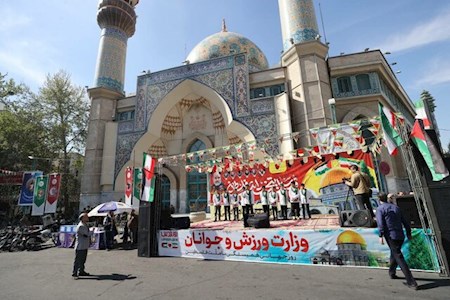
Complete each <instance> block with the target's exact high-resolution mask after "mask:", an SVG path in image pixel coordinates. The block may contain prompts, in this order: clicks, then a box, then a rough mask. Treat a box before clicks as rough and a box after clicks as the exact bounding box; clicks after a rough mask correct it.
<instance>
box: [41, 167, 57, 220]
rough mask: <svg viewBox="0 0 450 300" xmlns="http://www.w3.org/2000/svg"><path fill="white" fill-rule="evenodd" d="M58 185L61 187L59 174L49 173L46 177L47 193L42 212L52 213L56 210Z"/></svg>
mask: <svg viewBox="0 0 450 300" xmlns="http://www.w3.org/2000/svg"><path fill="white" fill-rule="evenodd" d="M60 187H61V174H50V175H49V177H48V193H47V201H46V202H45V212H44V213H46V214H52V213H55V212H56V206H57V205H58V198H59V189H60Z"/></svg>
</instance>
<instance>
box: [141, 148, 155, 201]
mask: <svg viewBox="0 0 450 300" xmlns="http://www.w3.org/2000/svg"><path fill="white" fill-rule="evenodd" d="M155 165H156V159H154V158H152V157H151V155H150V154H147V153H144V165H143V166H142V169H143V172H144V176H143V177H144V178H143V181H144V187H143V189H142V196H141V201H148V202H153V196H154V192H155V178H154V170H155Z"/></svg>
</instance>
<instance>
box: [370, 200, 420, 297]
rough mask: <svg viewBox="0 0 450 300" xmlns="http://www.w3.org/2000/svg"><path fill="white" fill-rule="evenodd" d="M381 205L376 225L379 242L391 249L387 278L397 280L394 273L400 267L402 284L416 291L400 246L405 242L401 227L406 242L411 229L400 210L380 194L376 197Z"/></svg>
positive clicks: (415, 283)
mask: <svg viewBox="0 0 450 300" xmlns="http://www.w3.org/2000/svg"><path fill="white" fill-rule="evenodd" d="M378 197H379V200H380V203H381V205H380V206H379V207H378V208H377V224H378V230H379V232H380V234H379V236H380V242H381V244H384V241H383V237H384V239H385V240H386V243H387V244H388V246H389V249H391V258H390V266H389V276H390V277H391V279H397V278H398V277H397V275H395V271H396V269H397V266H400V269H401V270H402V272H403V274H405V278H406V282H404V283H403V284H404V285H406V286H407V287H409V288H412V289H414V290H417V289H418V286H417V282H416V280H415V279H414V277H413V275H412V274H411V270H410V269H409V267H408V265H407V264H406V261H405V258H404V257H403V253H402V245H403V242H404V240H405V234H404V233H403V226H404V227H405V230H406V236H407V237H408V240H411V238H412V236H411V227H410V226H409V224H408V222H407V221H406V220H405V218H404V217H403V215H402V212H401V211H400V208H399V207H398V206H397V205H395V204H392V203H388V202H387V195H386V194H385V193H380V194H379V195H378Z"/></svg>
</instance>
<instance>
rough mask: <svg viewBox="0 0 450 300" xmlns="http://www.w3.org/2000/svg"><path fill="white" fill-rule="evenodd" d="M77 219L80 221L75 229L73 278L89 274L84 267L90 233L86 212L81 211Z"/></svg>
mask: <svg viewBox="0 0 450 300" xmlns="http://www.w3.org/2000/svg"><path fill="white" fill-rule="evenodd" d="M78 219H79V220H80V222H79V223H78V225H77V229H76V242H75V260H74V262H73V271H72V277H73V278H74V279H78V276H89V275H90V274H89V273H87V272H86V271H85V269H84V264H85V263H86V258H87V253H88V249H89V244H90V241H91V235H92V234H91V232H90V231H89V227H88V225H87V222H89V217H88V214H87V213H82V214H81V215H80V216H79V218H78Z"/></svg>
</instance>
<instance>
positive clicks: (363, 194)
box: [344, 165, 375, 218]
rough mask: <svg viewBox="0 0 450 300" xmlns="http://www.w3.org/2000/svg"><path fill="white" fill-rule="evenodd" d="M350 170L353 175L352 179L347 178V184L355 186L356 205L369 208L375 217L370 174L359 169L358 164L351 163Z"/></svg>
mask: <svg viewBox="0 0 450 300" xmlns="http://www.w3.org/2000/svg"><path fill="white" fill-rule="evenodd" d="M350 171H352V173H353V174H352V177H351V178H350V180H348V179H345V178H344V181H345V184H346V185H348V186H349V187H351V188H353V194H354V195H355V199H356V205H357V207H358V209H360V210H368V211H369V213H370V215H371V216H372V218H375V214H374V213H373V208H372V204H371V203H370V195H369V192H370V178H369V175H367V174H365V173H362V172H360V171H359V168H358V166H357V165H351V166H350Z"/></svg>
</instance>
